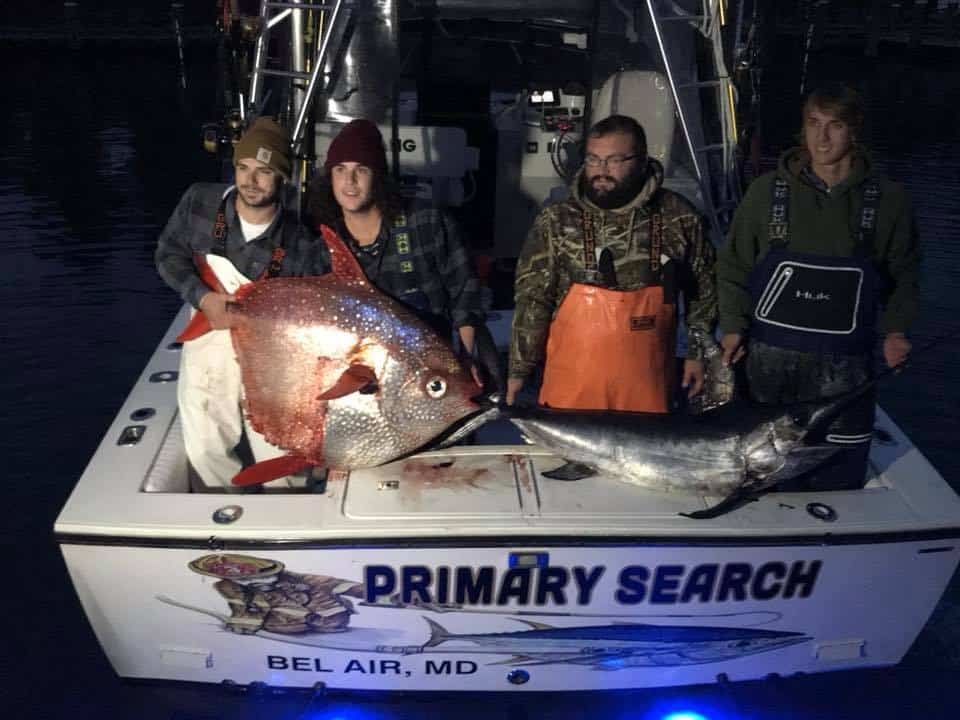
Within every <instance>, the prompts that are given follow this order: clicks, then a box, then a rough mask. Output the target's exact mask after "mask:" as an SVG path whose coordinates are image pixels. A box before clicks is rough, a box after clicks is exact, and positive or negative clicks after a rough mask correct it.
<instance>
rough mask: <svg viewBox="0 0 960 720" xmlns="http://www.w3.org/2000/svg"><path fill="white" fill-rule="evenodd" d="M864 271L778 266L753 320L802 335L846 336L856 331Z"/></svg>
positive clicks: (791, 264) (786, 263)
mask: <svg viewBox="0 0 960 720" xmlns="http://www.w3.org/2000/svg"><path fill="white" fill-rule="evenodd" d="M863 275H864V272H863V268H861V267H856V266H849V265H847V266H843V265H841V266H829V265H823V264H820V265H813V264H809V263H802V262H797V261H791V260H785V261H782V262H780V263H778V264H777V266H776V267H775V268H774V270H773V273H772V274H771V276H770V279H769V280H768V282H767V285H766V287H765V288H763V291H762V292H761V294H760V299H759V300H758V301H757V305H756V309H755V310H754V319H755V320H756V321H758V322H760V323H769V324H771V325H778V326H780V327H784V328H790V329H792V330H799V331H801V332H822V333H830V334H836V335H849V334H851V333H853V332H854V331H855V330H856V329H857V315H858V311H859V308H860V302H861V295H860V293H861V291H862V289H863Z"/></svg>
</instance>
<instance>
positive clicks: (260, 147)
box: [233, 117, 291, 179]
mask: <svg viewBox="0 0 960 720" xmlns="http://www.w3.org/2000/svg"><path fill="white" fill-rule="evenodd" d="M245 158H253V159H254V160H259V161H260V162H262V163H263V164H264V165H267V166H269V167H271V168H273V169H274V170H276V171H277V172H278V173H280V174H281V175H283V176H284V177H285V178H287V179H289V178H290V167H291V166H290V133H289V132H287V130H286V129H285V128H283V127H282V126H280V125H279V124H277V122H276V121H275V120H273V119H271V118H268V117H258V118H257V119H256V120H254V121H253V125H251V126H250V127H249V128H248V129H247V131H246V132H245V133H244V134H243V136H242V137H241V138H240V141H239V142H238V143H237V145H236V147H235V148H234V150H233V164H234V165H236V164H237V163H238V162H240V161H241V160H243V159H245Z"/></svg>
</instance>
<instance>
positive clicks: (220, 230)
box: [210, 192, 231, 257]
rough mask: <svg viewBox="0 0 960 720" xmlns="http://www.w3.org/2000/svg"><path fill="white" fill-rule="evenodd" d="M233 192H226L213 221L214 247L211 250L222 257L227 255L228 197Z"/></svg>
mask: <svg viewBox="0 0 960 720" xmlns="http://www.w3.org/2000/svg"><path fill="white" fill-rule="evenodd" d="M230 195H231V193H229V192H228V193H226V194H225V195H224V196H223V199H222V200H221V201H220V207H219V208H218V209H217V217H216V219H215V220H214V221H213V247H212V248H210V251H211V252H212V253H213V254H214V255H220V256H221V257H226V256H227V214H226V211H227V198H229V197H230Z"/></svg>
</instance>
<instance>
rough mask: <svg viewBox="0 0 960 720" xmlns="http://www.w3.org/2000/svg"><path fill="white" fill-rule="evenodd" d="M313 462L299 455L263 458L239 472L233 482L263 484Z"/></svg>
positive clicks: (235, 483)
mask: <svg viewBox="0 0 960 720" xmlns="http://www.w3.org/2000/svg"><path fill="white" fill-rule="evenodd" d="M312 464H313V463H309V462H307V460H306V459H305V458H302V457H300V456H299V455H283V456H281V457H276V458H272V459H270V460H263V461H262V462H258V463H257V464H256V465H251V466H250V467H248V468H244V469H243V470H241V471H240V472H238V473H237V474H236V475H235V476H234V478H233V484H234V485H241V486H242V485H262V484H263V483H265V482H270V481H271V480H276V479H278V478H282V477H286V476H287V475H293V474H294V473H297V472H300V471H301V470H306V469H307V468H308V467H310V466H311V465H312Z"/></svg>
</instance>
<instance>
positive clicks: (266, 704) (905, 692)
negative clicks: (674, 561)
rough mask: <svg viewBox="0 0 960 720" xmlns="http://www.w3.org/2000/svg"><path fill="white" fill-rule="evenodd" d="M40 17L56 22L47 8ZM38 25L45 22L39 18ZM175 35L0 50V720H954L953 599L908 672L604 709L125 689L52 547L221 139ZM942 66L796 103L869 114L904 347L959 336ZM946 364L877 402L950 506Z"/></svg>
mask: <svg viewBox="0 0 960 720" xmlns="http://www.w3.org/2000/svg"><path fill="white" fill-rule="evenodd" d="M86 5H88V6H90V7H93V9H94V10H95V9H96V7H97V6H94V4H93V3H88V4H86ZM104 5H105V4H104ZM161 5H163V6H164V7H162V8H161V7H160V6H161ZM187 5H188V6H190V5H191V3H187ZM52 6H53V7H55V8H56V9H57V11H58V12H62V6H61V4H60V3H55V4H52ZM25 7H26V6H25V5H19V4H18V10H19V11H20V12H23V13H26V14H25V15H19V14H18V15H17V16H16V17H14V15H13V14H12V13H11V12H10V7H9V6H8V7H7V8H6V9H5V10H0V20H2V22H3V25H2V28H3V29H4V31H7V30H9V29H10V27H11V26H12V24H13V23H14V20H21V19H23V18H24V17H31V18H36V17H37V15H36V14H31V13H28V12H26V10H25V9H24V8H25ZM131 7H132V9H129V8H128V9H127V10H125V12H127V13H128V14H127V15H124V16H123V17H125V18H126V19H127V20H128V21H129V20H130V17H131V16H130V15H129V13H131V12H133V13H136V12H140V13H141V14H142V15H141V17H152V16H151V15H150V13H159V14H158V15H157V17H162V18H169V16H168V15H164V14H163V13H165V12H168V8H169V6H168V4H166V3H139V4H136V3H135V4H133V5H132V6H131ZM158 8H159V9H158ZM34 10H35V11H36V12H38V13H39V12H42V11H43V4H42V3H40V4H39V5H38V6H37V7H35V8H34ZM85 12H86V10H85ZM90 12H93V10H91V11H90ZM193 12H199V11H198V10H196V9H193V10H191V9H189V7H188V9H187V13H188V18H187V19H188V20H189V19H190V18H191V17H192V15H190V14H191V13H193ZM90 17H91V18H92V19H93V20H96V16H95V15H91V16H90ZM104 17H107V16H104ZM109 17H113V16H109ZM40 19H41V20H42V17H41V18H40ZM187 36H188V39H187V41H186V42H185V44H184V46H183V49H184V52H183V61H182V63H181V60H180V56H179V53H178V47H177V44H176V42H175V41H174V40H173V38H172V36H171V35H169V34H168V35H165V36H164V39H162V40H158V41H157V42H136V41H131V42H124V43H120V44H115V43H113V44H112V43H108V42H100V43H90V42H85V41H84V42H81V41H79V40H77V38H74V42H62V43H61V42H56V43H52V42H32V41H25V40H23V39H22V38H21V39H20V40H11V39H9V38H7V39H5V40H3V41H2V43H0V61H2V67H4V68H6V69H7V73H6V75H7V82H6V83H5V87H4V98H3V103H2V110H0V165H2V168H3V172H2V174H0V257H2V259H3V263H4V267H5V268H6V269H7V270H8V272H9V273H10V276H9V277H8V280H7V281H6V282H5V283H3V284H2V286H0V315H2V319H0V337H2V344H0V347H2V349H3V354H2V360H0V363H2V365H0V367H2V370H3V371H2V373H0V388H2V392H0V398H2V402H3V414H2V417H3V437H4V439H5V442H4V445H3V447H4V450H5V452H4V464H5V467H6V483H5V488H6V497H5V502H4V504H3V521H2V524H0V531H2V538H3V547H4V548H6V557H5V565H6V568H8V569H9V568H10V566H11V565H12V575H11V574H10V573H9V572H7V573H5V575H6V577H7V578H8V579H10V580H11V582H10V583H9V585H8V588H7V592H6V593H5V609H6V612H5V617H6V618H7V619H8V621H9V622H8V627H7V629H6V633H5V634H6V637H7V640H6V646H7V650H6V651H4V652H2V653H0V677H2V678H4V682H3V683H2V685H0V709H2V710H5V711H6V714H7V716H8V717H11V718H14V717H15V718H70V719H71V720H78V719H80V718H109V717H117V718H135V717H136V718H150V719H152V718H157V719H158V720H160V719H163V720H214V719H219V718H224V719H225V718H231V719H235V718H246V717H250V718H268V717H269V718H277V719H282V718H298V717H299V718H304V719H309V720H335V719H336V718H340V719H341V720H372V719H373V718H377V719H378V720H399V719H400V718H427V717H430V718H448V717H458V718H461V719H463V720H469V719H470V718H474V717H477V718H479V717H483V718H485V720H499V719H500V718H503V719H509V720H519V719H520V718H526V717H530V718H558V719H560V718H596V717H605V718H617V719H620V718H623V720H628V719H629V720H639V719H641V718H643V719H644V720H646V719H647V718H650V720H659V719H660V718H662V717H664V715H665V714H667V713H669V712H671V711H680V710H684V709H688V710H691V711H694V710H695V711H698V712H700V713H701V714H702V715H703V717H705V718H707V720H732V719H733V718H738V719H739V718H752V719H755V720H766V719H768V718H778V719H779V718H798V719H807V718H817V719H818V720H819V719H821V718H822V719H832V718H887V717H890V718H894V717H897V718H905V717H911V718H914V717H923V718H925V719H927V718H929V719H934V718H944V720H946V719H947V718H951V719H952V718H955V717H956V716H957V713H958V710H960V695H958V692H957V690H956V687H955V678H956V676H957V672H958V670H960V582H958V581H957V580H956V579H955V580H954V583H953V584H952V585H951V587H950V589H949V590H948V592H947V594H946V595H945V596H944V598H943V600H942V601H941V603H940V605H939V607H938V609H937V611H936V612H935V614H934V617H933V618H932V620H931V622H930V623H929V624H928V626H927V628H926V630H925V631H924V632H923V634H922V635H921V637H920V638H919V639H918V641H917V643H916V644H915V646H914V648H913V649H912V650H911V652H910V654H909V655H908V656H907V658H906V659H905V660H904V662H903V663H902V664H901V665H900V666H899V667H897V668H893V669H889V670H877V671H858V672H847V673H837V674H832V675H820V676H811V677H805V678H797V679H772V680H769V681H764V682H752V683H740V684H736V685H731V686H711V687H702V688H680V689H675V690H659V691H638V692H634V693H612V694H604V695H600V694H588V695H580V696H559V697H551V698H536V697H530V696H519V695H517V696H510V697H507V696H503V697H499V696H495V697H493V698H488V699H487V700H486V701H485V702H484V703H482V704H481V703H479V701H478V700H477V699H475V698H474V699H471V698H469V697H468V698H462V697H453V696H439V697H435V698H430V699H424V698H404V697H399V698H398V697H390V698H387V697H378V696H372V697H368V696H359V697H354V698H346V699H345V698H342V697H336V696H335V697H333V698H330V699H319V700H316V701H313V700H311V698H309V697H304V696H297V697H291V696H272V695H270V694H269V693H268V694H266V695H263V696H260V697H249V696H243V695H241V694H239V693H236V692H231V691H230V690H228V689H225V688H210V687H199V688H197V687H168V686H153V685H142V684H129V683H123V682H121V681H120V680H118V679H117V678H116V677H115V676H114V675H113V672H112V670H111V669H110V667H109V664H108V663H107V661H106V659H105V657H104V656H103V654H102V652H101V650H100V648H99V646H98V644H97V642H96V639H95V638H94V636H93V633H92V632H91V630H90V628H89V625H88V624H87V622H86V619H85V617H84V615H83V612H82V610H81V608H80V605H79V603H78V601H77V599H76V596H75V594H74V592H73V589H72V586H71V584H70V581H69V578H68V576H67V574H66V570H65V568H64V565H63V562H62V560H61V558H60V555H59V551H58V549H57V547H56V544H55V542H54V539H53V536H52V527H53V521H54V519H55V517H56V515H57V513H58V512H59V510H60V508H61V506H62V505H63V503H64V501H65V500H66V497H67V495H68V494H69V492H70V490H71V489H72V487H73V484H74V483H75V482H76V480H77V478H78V477H79V476H80V473H81V472H82V470H83V468H84V466H85V464H86V462H87V461H88V460H89V458H90V456H91V455H92V453H93V451H94V449H95V448H96V446H97V444H98V443H99V441H100V439H101V437H102V434H103V432H104V429H105V428H106V427H107V425H108V424H109V422H110V421H111V420H112V418H113V416H114V413H115V412H116V410H117V408H118V407H119V405H120V404H121V402H122V400H123V398H124V397H125V395H126V393H127V391H128V390H129V388H130V387H131V386H132V384H133V381H134V380H135V378H136V377H137V376H138V374H139V373H140V371H141V370H142V366H143V364H144V362H145V361H146V359H147V358H148V356H149V355H150V353H151V352H152V350H153V348H154V346H155V344H156V342H157V341H158V339H159V337H160V335H161V333H162V332H163V330H164V329H165V328H166V326H167V325H168V324H169V322H170V321H171V319H172V317H173V315H174V313H175V311H176V310H177V308H178V306H179V301H178V299H177V298H176V297H175V296H174V294H173V293H172V292H171V291H170V290H169V289H168V288H167V287H166V286H165V285H163V283H162V282H161V281H160V279H159V277H158V276H157V274H156V271H155V269H154V265H153V250H154V246H155V242H156V236H157V233H158V232H159V229H160V228H161V227H162V225H163V224H164V223H165V222H166V219H167V217H168V216H169V214H170V212H171V211H172V209H173V207H174V205H175V204H176V202H177V200H178V198H179V196H180V194H181V193H182V192H183V190H184V189H185V188H186V187H187V185H188V184H189V183H190V182H193V181H195V180H201V179H204V180H216V179H217V177H218V173H219V166H218V163H217V162H216V160H215V159H214V158H212V157H211V156H209V155H206V154H205V153H204V152H203V151H202V149H201V146H200V125H201V123H202V122H204V121H208V120H212V119H214V117H213V113H214V97H215V64H216V50H215V46H214V44H213V43H212V42H211V41H210V39H209V38H207V37H206V36H203V35H202V34H201V33H200V31H199V30H197V35H196V36H191V35H189V33H188V34H187ZM191 38H192V39H191ZM802 44H803V38H802V36H799V35H798V36H792V35H784V36H783V37H782V38H781V39H780V41H779V42H777V43H776V44H775V49H774V50H773V52H772V53H771V55H770V57H769V58H768V62H767V67H766V69H765V73H764V76H763V82H762V85H761V99H762V102H763V108H764V111H763V114H762V124H761V129H762V135H761V136H762V139H763V151H764V152H763V162H762V166H763V168H764V169H767V168H770V167H772V166H773V162H774V159H775V156H776V153H777V152H779V151H780V150H781V149H783V148H785V147H786V146H787V145H789V144H790V142H791V138H792V136H793V135H794V134H795V132H796V129H797V126H798V103H799V90H798V78H799V77H800V75H801V72H803V68H802V67H801V58H802V56H803V52H802V50H803V47H802ZM957 52H958V51H957V50H950V49H944V48H940V49H937V48H921V49H915V50H914V51H911V50H910V48H909V47H908V46H905V45H904V46H901V45H894V44H890V45H881V46H880V51H879V53H878V56H877V57H876V58H871V59H866V58H865V57H864V53H863V51H862V48H859V47H840V46H824V47H823V48H822V49H821V50H819V51H818V52H816V53H814V54H812V55H811V57H810V61H809V64H808V66H807V68H806V70H805V72H806V75H807V78H808V83H815V82H816V81H817V80H821V79H828V78H838V79H844V80H848V81H850V82H851V83H853V84H855V85H856V86H858V87H859V88H861V89H862V90H863V91H864V93H865V95H866V97H867V99H868V101H869V106H870V126H869V132H868V134H869V138H870V145H871V146H872V148H873V152H874V158H875V160H876V164H877V166H878V167H879V168H880V169H881V170H883V171H885V172H887V173H888V174H890V175H891V176H893V177H894V178H896V179H898V180H900V181H902V182H904V183H905V184H906V185H907V187H908V189H909V190H910V192H911V194H912V196H913V200H914V205H915V211H916V216H917V223H918V227H919V231H920V235H921V238H922V242H923V248H924V274H923V302H922V307H923V315H922V317H921V319H920V321H919V322H918V324H917V327H916V329H915V331H914V333H913V339H914V342H915V344H917V345H920V344H923V343H924V342H926V341H928V340H930V339H932V338H935V337H939V336H942V335H947V334H950V333H956V332H957V331H958V329H960V293H958V287H960V286H958V283H957V282H956V280H955V277H954V275H955V273H956V272H957V267H958V265H960V207H958V200H957V198H958V195H960V180H958V178H960V129H958V128H960V125H958V121H960V62H958V55H957ZM184 85H185V86H186V87H184ZM958 357H960V342H958V341H957V340H953V341H944V342H943V343H941V344H940V345H938V346H936V347H934V348H932V349H930V350H928V351H926V352H924V353H920V354H918V356H917V357H915V359H914V361H913V363H912V367H911V368H910V369H909V370H908V371H907V372H906V373H904V374H903V375H901V376H899V377H894V378H890V379H889V380H887V381H886V382H885V383H884V385H883V387H882V389H881V393H880V400H881V404H882V405H883V406H884V407H885V408H886V409H887V410H888V411H889V412H890V413H891V415H892V416H893V417H894V419H895V420H896V421H897V422H898V423H899V424H900V425H901V426H902V427H903V428H904V429H905V430H906V432H907V434H908V435H909V436H910V437H911V438H912V439H913V441H914V442H915V443H916V444H917V445H918V446H919V447H920V448H921V450H922V451H923V452H924V453H925V454H926V455H927V457H928V458H929V459H930V460H931V462H932V463H933V464H934V465H935V466H936V467H937V469H938V470H939V471H940V472H941V473H942V474H943V475H944V476H945V477H946V478H947V480H948V481H950V482H951V484H952V485H953V486H954V488H955V489H958V490H960V460H958V455H957V447H956V443H957V430H956V429H957V427H958V420H960V389H958V386H957V382H956V381H957V378H958V368H960V362H958V359H957V358H958ZM904 591H905V592H909V588H905V589H904ZM117 592H122V588H118V589H117ZM870 601H871V602H883V601H884V599H883V598H871V599H870ZM481 706H482V709H481Z"/></svg>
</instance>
